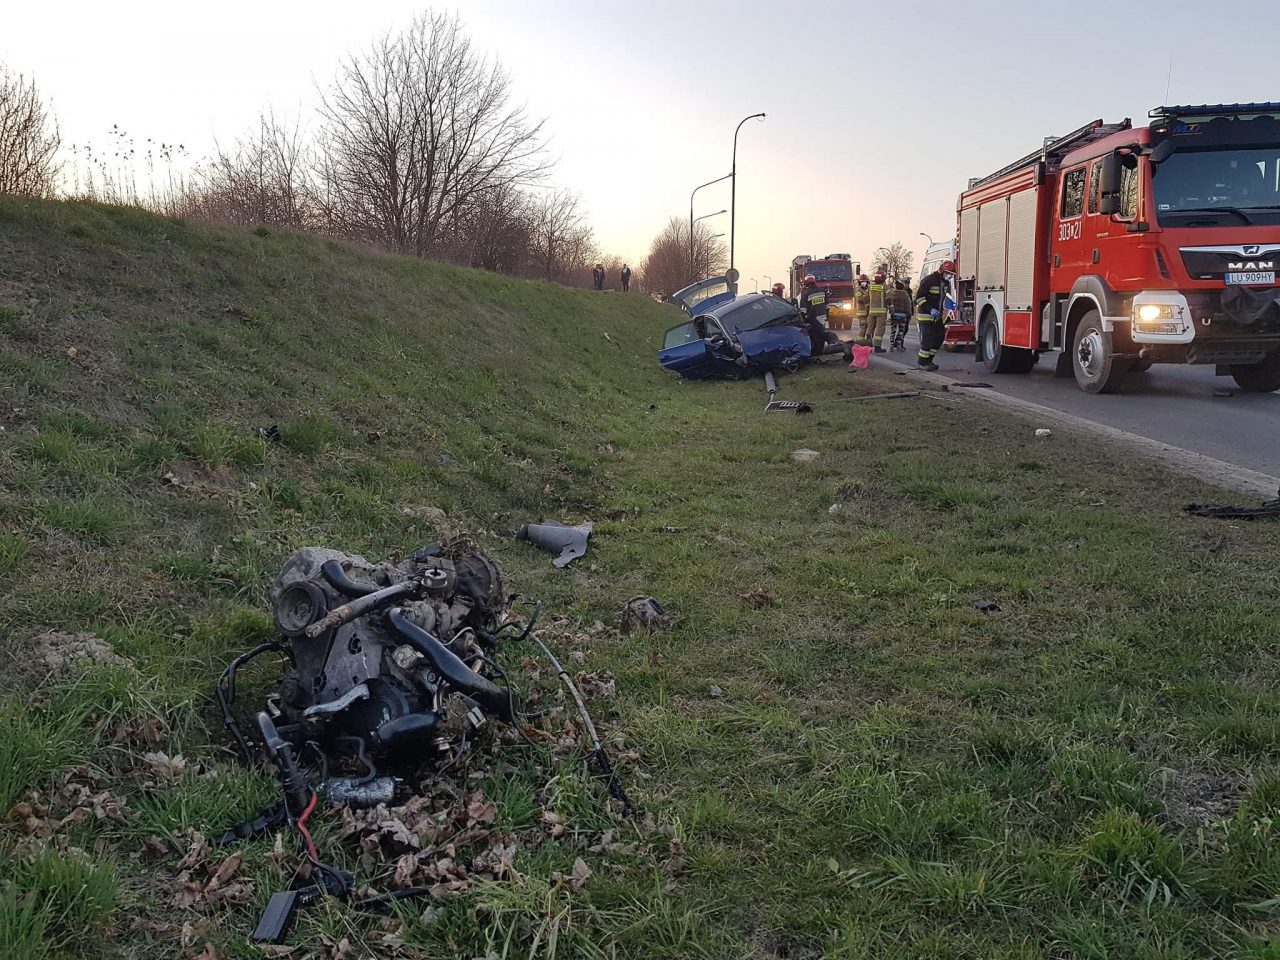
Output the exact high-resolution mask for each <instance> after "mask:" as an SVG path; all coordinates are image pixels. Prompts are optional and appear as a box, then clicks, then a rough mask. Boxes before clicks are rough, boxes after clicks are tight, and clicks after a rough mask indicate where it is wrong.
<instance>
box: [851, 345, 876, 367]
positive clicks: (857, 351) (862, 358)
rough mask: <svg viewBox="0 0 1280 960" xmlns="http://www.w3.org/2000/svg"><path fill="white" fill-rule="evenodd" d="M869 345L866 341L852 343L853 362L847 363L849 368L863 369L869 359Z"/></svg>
mask: <svg viewBox="0 0 1280 960" xmlns="http://www.w3.org/2000/svg"><path fill="white" fill-rule="evenodd" d="M871 349H872V348H871V345H870V344H866V343H855V344H854V345H853V362H852V363H850V364H849V369H850V370H865V369H867V363H868V361H870V359H871Z"/></svg>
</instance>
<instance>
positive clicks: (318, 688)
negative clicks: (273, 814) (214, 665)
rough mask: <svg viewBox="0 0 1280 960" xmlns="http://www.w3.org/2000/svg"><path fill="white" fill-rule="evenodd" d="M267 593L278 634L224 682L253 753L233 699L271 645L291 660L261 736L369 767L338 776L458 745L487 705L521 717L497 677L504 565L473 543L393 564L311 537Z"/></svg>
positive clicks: (226, 698)
mask: <svg viewBox="0 0 1280 960" xmlns="http://www.w3.org/2000/svg"><path fill="white" fill-rule="evenodd" d="M269 598H270V603H271V612H272V619H273V620H274V622H275V626H276V629H277V630H278V631H279V633H280V637H281V641H280V642H279V643H274V644H263V645H262V646H261V647H258V648H255V649H254V650H251V651H249V652H248V653H246V654H245V655H243V656H241V657H239V658H237V659H236V660H234V661H232V663H231V665H230V666H229V667H228V668H227V671H226V672H224V674H223V677H222V680H221V682H220V683H219V687H218V697H219V701H220V702H221V704H222V706H223V715H224V718H225V719H226V721H227V726H228V728H229V729H231V731H232V733H233V735H234V736H235V737H236V739H237V742H238V743H239V745H240V747H241V749H242V752H244V753H246V754H247V745H246V743H245V741H244V738H243V736H242V735H241V734H240V732H239V730H238V727H237V725H236V721H235V718H234V715H233V713H232V709H231V706H232V703H233V702H234V698H235V677H236V671H237V670H238V669H239V668H240V667H242V666H243V665H244V663H246V662H248V660H250V659H252V658H253V657H255V656H258V655H260V654H262V653H266V652H268V651H271V650H274V651H278V652H280V653H283V654H284V655H285V657H286V658H287V660H288V661H289V669H288V671H287V672H286V674H285V676H284V677H283V679H282V680H281V681H280V685H279V688H278V690H277V691H276V692H275V693H273V694H272V695H271V696H270V697H268V700H267V709H266V711H265V714H263V715H260V716H259V727H260V728H262V734H263V735H262V739H263V741H264V742H266V743H268V745H269V743H270V742H271V741H272V740H273V739H274V740H276V741H277V742H282V743H285V744H288V745H290V746H291V747H292V749H293V752H294V753H295V754H296V755H297V757H298V758H299V760H306V759H307V754H308V753H311V754H314V755H315V757H314V759H316V760H318V761H319V765H320V766H321V767H322V768H324V769H325V770H326V771H327V769H328V767H329V762H330V761H331V760H332V761H336V762H339V763H341V762H343V761H346V760H351V761H355V762H356V763H358V764H359V765H360V767H361V769H362V770H363V772H364V774H365V776H363V777H361V778H359V780H357V781H332V783H333V784H334V786H341V784H343V783H346V784H348V785H350V784H353V783H358V784H367V783H368V782H369V781H371V780H372V779H373V778H374V777H375V776H376V775H377V763H378V761H379V760H384V759H385V760H390V761H399V760H403V761H420V760H429V759H431V758H432V757H435V756H439V755H441V754H447V753H448V752H449V751H450V750H451V749H452V748H453V746H454V744H455V743H456V742H457V741H458V740H460V739H461V738H462V737H464V736H465V734H466V732H467V730H468V729H470V728H472V727H474V726H479V725H480V724H482V723H483V721H484V718H485V717H486V716H492V717H495V718H497V719H501V720H504V721H506V722H508V723H514V722H515V721H516V711H517V706H516V702H515V697H514V695H513V693H512V691H511V690H510V689H508V688H507V687H505V686H499V685H498V684H496V683H495V682H494V681H493V680H492V679H490V676H489V675H488V674H495V675H498V676H501V670H500V669H498V668H497V666H496V664H495V663H494V654H495V652H496V648H497V643H498V637H499V635H500V634H501V632H502V630H503V627H502V626H500V625H499V623H498V618H499V616H500V614H501V613H502V610H503V599H504V598H503V585H502V574H501V572H500V571H499V569H498V567H497V565H496V564H495V563H494V562H493V560H491V559H490V558H489V557H488V556H487V555H486V554H485V553H484V552H483V551H481V550H480V549H478V548H476V547H474V546H472V545H470V544H469V543H467V542H462V543H459V544H453V545H449V546H442V545H439V544H436V545H432V546H431V547H427V548H425V549H424V550H421V551H419V552H418V553H416V554H414V555H413V556H412V557H410V558H409V559H407V560H402V561H400V562H396V563H391V562H384V563H370V562H369V561H368V560H366V559H364V558H363V557H360V556H354V555H349V554H344V553H340V552H338V551H336V550H329V549H325V548H322V547H304V548H303V549H301V550H298V551H296V552H295V553H294V554H293V555H292V556H290V557H289V558H288V560H286V561H285V563H284V566H283V567H282V568H281V570H280V573H279V574H278V575H277V577H276V579H275V582H274V583H273V584H272V586H271V590H270V594H269ZM508 626H514V625H513V624H509V625H508ZM264 722H265V724H266V725H265V726H264ZM268 728H270V729H268ZM375 792H377V793H381V792H382V791H375ZM353 799H354V798H353ZM368 799H369V800H371V801H374V802H376V801H377V800H378V799H380V797H370V798H368Z"/></svg>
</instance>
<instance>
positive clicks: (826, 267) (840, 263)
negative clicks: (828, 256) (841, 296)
mask: <svg viewBox="0 0 1280 960" xmlns="http://www.w3.org/2000/svg"><path fill="white" fill-rule="evenodd" d="M804 272H805V273H806V274H812V275H813V279H815V280H817V281H818V282H819V283H841V282H843V283H848V282H849V281H850V280H852V279H853V264H851V263H850V262H849V261H848V260H811V261H810V262H809V263H808V264H806V265H805V268H804Z"/></svg>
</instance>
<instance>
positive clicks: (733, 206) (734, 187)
mask: <svg viewBox="0 0 1280 960" xmlns="http://www.w3.org/2000/svg"><path fill="white" fill-rule="evenodd" d="M757 118H758V119H760V120H762V121H763V120H764V114H763V113H753V114H751V116H749V117H743V118H742V119H741V120H739V121H738V125H737V126H736V127H734V128H733V165H732V167H731V168H730V170H729V176H730V177H732V178H733V183H732V184H730V192H729V269H730V270H732V269H733V241H734V228H735V227H736V226H737V220H736V217H735V214H736V213H737V203H738V131H739V130H741V129H742V125H743V124H744V123H746V122H747V121H748V120H755V119H757Z"/></svg>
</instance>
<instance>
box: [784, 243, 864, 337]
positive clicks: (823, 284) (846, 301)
mask: <svg viewBox="0 0 1280 960" xmlns="http://www.w3.org/2000/svg"><path fill="white" fill-rule="evenodd" d="M861 272H862V265H861V264H858V263H854V261H853V258H852V257H851V256H849V254H847V253H829V254H827V255H826V256H825V257H811V256H809V255H808V254H801V255H800V256H798V257H796V258H794V259H793V260H792V261H791V294H790V296H791V299H793V300H794V299H796V298H797V297H799V296H800V294H801V293H802V292H803V283H804V278H805V277H806V276H807V275H808V274H813V279H814V281H815V284H816V285H817V286H818V288H819V289H821V290H825V291H826V294H827V325H828V326H829V327H831V328H832V329H833V330H846V329H848V328H849V327H850V326H851V325H852V322H853V316H854V308H853V283H854V279H855V278H856V277H857V276H858V274H859V273H861Z"/></svg>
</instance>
